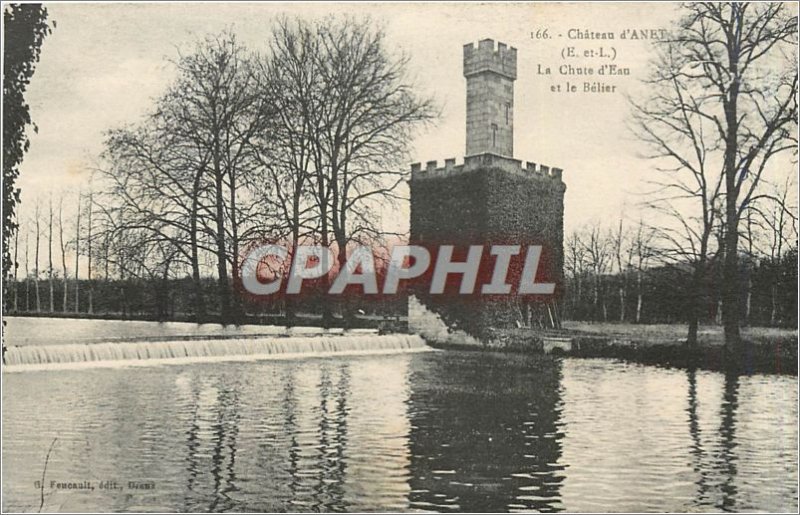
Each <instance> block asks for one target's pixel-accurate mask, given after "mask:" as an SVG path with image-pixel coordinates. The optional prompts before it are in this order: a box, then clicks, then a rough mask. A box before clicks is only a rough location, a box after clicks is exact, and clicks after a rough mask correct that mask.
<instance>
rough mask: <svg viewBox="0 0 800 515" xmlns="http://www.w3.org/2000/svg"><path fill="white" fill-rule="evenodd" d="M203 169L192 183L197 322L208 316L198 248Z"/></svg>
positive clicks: (191, 251)
mask: <svg viewBox="0 0 800 515" xmlns="http://www.w3.org/2000/svg"><path fill="white" fill-rule="evenodd" d="M201 173H202V169H201V170H200V171H198V172H196V173H195V175H194V184H193V185H192V211H191V213H190V220H189V244H190V246H191V249H190V255H191V262H192V263H191V264H192V283H193V284H194V316H195V320H196V321H197V323H201V322H202V321H203V320H205V318H206V303H205V298H204V297H203V283H202V280H201V278H200V255H199V251H198V248H197V213H198V211H199V209H200V199H199V196H200V178H201Z"/></svg>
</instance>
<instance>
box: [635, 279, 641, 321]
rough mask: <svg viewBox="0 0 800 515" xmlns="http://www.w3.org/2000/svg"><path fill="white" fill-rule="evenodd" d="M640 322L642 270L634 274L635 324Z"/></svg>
mask: <svg viewBox="0 0 800 515" xmlns="http://www.w3.org/2000/svg"><path fill="white" fill-rule="evenodd" d="M641 321H642V269H641V267H640V268H639V270H638V271H637V272H636V323H637V324H638V323H641Z"/></svg>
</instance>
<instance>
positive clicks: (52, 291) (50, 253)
mask: <svg viewBox="0 0 800 515" xmlns="http://www.w3.org/2000/svg"><path fill="white" fill-rule="evenodd" d="M53 281H54V277H53V195H52V193H51V194H50V200H49V202H48V209H47V282H48V284H49V286H50V313H52V312H54V311H55V299H54V296H55V287H54V283H53Z"/></svg>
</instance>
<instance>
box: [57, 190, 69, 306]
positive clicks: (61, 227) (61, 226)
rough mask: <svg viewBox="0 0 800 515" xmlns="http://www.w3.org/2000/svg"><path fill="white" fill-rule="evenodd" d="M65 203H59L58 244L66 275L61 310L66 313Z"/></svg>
mask: <svg viewBox="0 0 800 515" xmlns="http://www.w3.org/2000/svg"><path fill="white" fill-rule="evenodd" d="M62 208H63V203H61V202H59V204H58V245H59V247H60V248H61V268H62V270H63V272H64V277H63V278H62V280H63V282H64V297H63V299H62V302H61V311H63V312H64V313H66V312H67V295H68V290H69V288H67V285H68V283H67V248H66V246H65V245H64V222H63V218H62V214H63V209H62Z"/></svg>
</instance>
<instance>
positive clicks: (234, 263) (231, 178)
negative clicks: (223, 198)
mask: <svg viewBox="0 0 800 515" xmlns="http://www.w3.org/2000/svg"><path fill="white" fill-rule="evenodd" d="M228 182H229V185H228V186H229V190H230V202H231V205H230V211H231V214H230V217H231V254H232V259H231V276H232V277H233V280H234V281H236V280H238V279H240V277H239V222H238V220H237V216H236V171H235V170H234V169H233V168H231V171H230V173H229V174H228ZM239 300H240V299H239V296H238V295H233V298H232V299H231V309H232V315H233V318H234V321H235V322H236V323H237V324H238V323H239V320H240V318H241V316H242V304H241V302H240V301H239Z"/></svg>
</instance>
